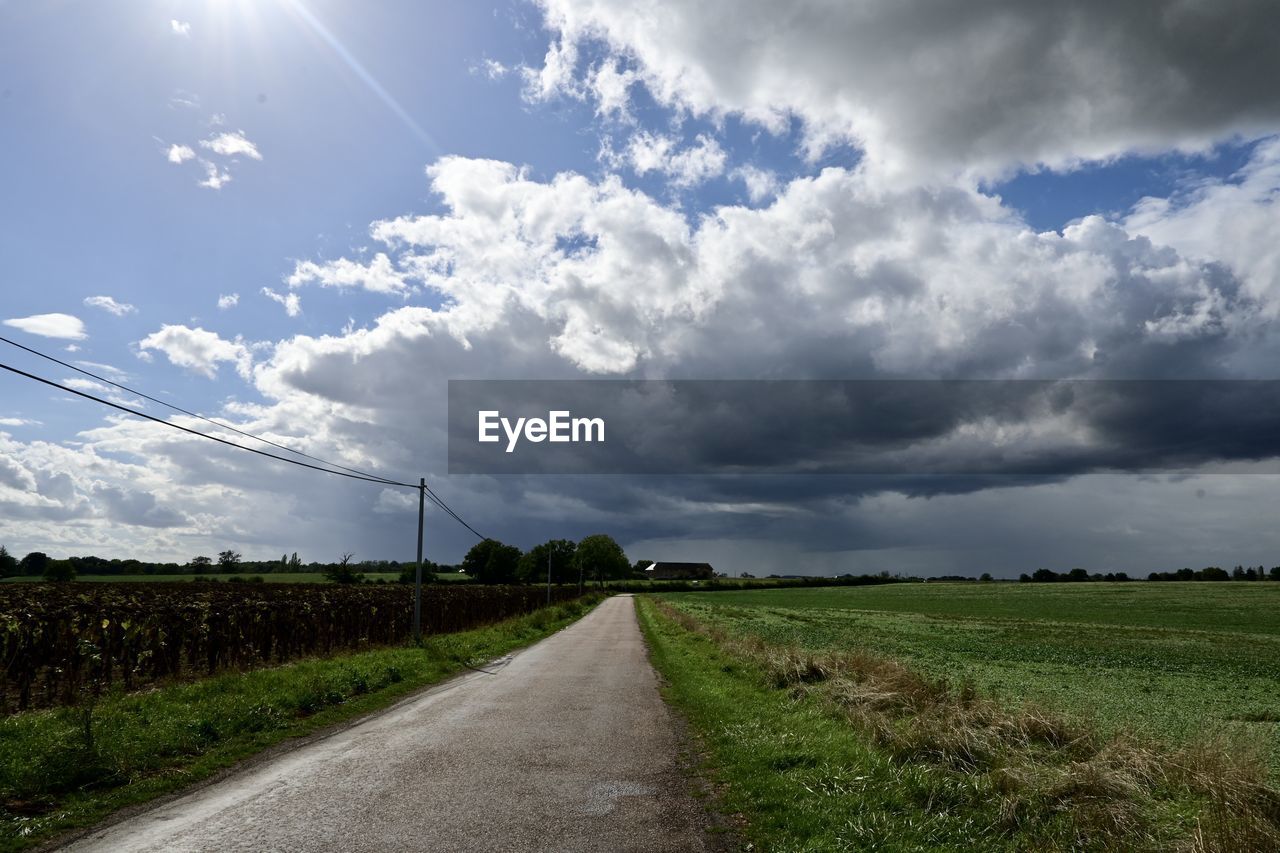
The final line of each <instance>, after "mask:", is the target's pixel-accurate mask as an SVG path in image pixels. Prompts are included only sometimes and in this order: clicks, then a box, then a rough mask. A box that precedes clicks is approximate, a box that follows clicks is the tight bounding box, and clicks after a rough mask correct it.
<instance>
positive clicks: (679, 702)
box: [639, 599, 1280, 851]
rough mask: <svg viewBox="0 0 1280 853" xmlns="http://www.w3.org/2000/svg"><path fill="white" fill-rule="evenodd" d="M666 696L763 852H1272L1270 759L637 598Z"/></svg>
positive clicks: (1275, 836) (1278, 837)
mask: <svg viewBox="0 0 1280 853" xmlns="http://www.w3.org/2000/svg"><path fill="white" fill-rule="evenodd" d="M639 612H640V617H641V625H642V628H643V630H644V632H645V635H646V637H647V638H648V640H649V643H650V648H651V654H652V657H653V662H654V665H655V666H656V667H657V668H658V670H659V671H660V672H662V674H663V675H664V676H665V678H666V680H667V682H668V687H667V688H666V689H667V695H668V699H669V700H670V701H671V702H672V703H673V704H674V705H675V706H676V707H677V708H678V709H679V710H680V711H681V712H682V713H683V714H684V715H685V716H686V717H687V718H688V719H689V721H690V723H691V724H692V727H693V729H694V730H695V731H696V732H698V733H699V734H700V736H701V739H702V742H703V744H704V747H705V750H706V753H707V756H708V763H709V767H710V771H711V773H712V774H713V776H714V778H715V780H716V781H717V782H718V783H720V787H721V790H722V792H723V793H722V800H721V805H722V807H723V808H725V809H727V810H728V811H730V812H736V813H739V814H741V815H742V816H743V818H744V819H745V823H746V827H745V829H744V831H743V834H744V835H745V837H747V838H748V839H750V840H751V841H753V842H755V843H756V845H757V846H758V847H760V848H761V849H767V850H778V851H802V850H803V851H809V850H916V849H937V850H958V849H962V848H964V849H969V850H972V849H975V848H976V849H982V850H1000V849H1008V850H1015V849H1016V850H1026V849H1036V850H1088V849H1097V850H1109V849H1110V850H1174V849H1184V850H1232V851H1235V850H1263V849H1276V845H1277V844H1280V797H1278V796H1277V794H1276V792H1275V791H1274V790H1272V789H1270V788H1268V787H1267V786H1266V784H1265V778H1266V770H1265V764H1264V763H1262V762H1261V761H1259V760H1256V759H1254V758H1251V757H1250V756H1247V755H1245V756H1242V755H1241V754H1240V753H1238V752H1235V751H1232V750H1229V749H1225V748H1222V745H1220V744H1216V745H1209V746H1201V747H1196V748H1191V747H1188V748H1184V749H1179V750H1177V751H1172V752H1164V751H1161V750H1159V749H1157V748H1155V747H1153V746H1152V745H1151V744H1147V743H1142V742H1138V741H1136V740H1131V739H1125V738H1122V737H1101V736H1099V735H1097V734H1096V733H1094V732H1091V731H1089V730H1086V729H1080V728H1076V727H1073V726H1071V725H1068V724H1066V723H1064V722H1062V721H1061V720H1058V719H1055V718H1054V717H1052V716H1051V715H1048V714H1046V713H1043V712H1041V711H1037V710H1036V709H1034V708H1030V707H1026V708H1023V709H1020V710H1018V711H1010V710H1008V709H1007V708H1004V707H1002V706H998V705H996V704H994V703H991V702H988V701H985V700H983V699H981V698H979V697H977V696H975V695H974V694H973V691H972V690H971V689H970V688H967V687H964V686H960V687H952V686H949V685H948V684H947V683H946V682H942V681H931V680H929V679H927V678H924V677H922V676H920V675H918V674H916V673H913V672H911V671H910V670H908V669H906V668H905V667H902V666H901V665H899V664H896V663H894V662H893V661H890V660H887V659H884V658H877V657H873V656H870V655H858V654H856V653H848V652H843V653H832V654H821V653H814V652H805V651H801V650H798V649H795V648H792V647H786V646H776V645H770V644H766V643H764V642H762V641H760V640H759V639H758V638H745V639H744V638H737V637H734V636H732V635H729V634H727V633H725V632H723V631H718V630H716V629H714V628H708V627H706V626H704V625H703V624H701V623H699V622H697V621H696V620H694V619H692V618H691V617H689V616H688V614H685V613H682V612H680V611H678V610H676V609H675V608H672V607H671V606H670V605H667V604H665V603H662V602H657V601H654V600H652V599H641V600H640V608H639Z"/></svg>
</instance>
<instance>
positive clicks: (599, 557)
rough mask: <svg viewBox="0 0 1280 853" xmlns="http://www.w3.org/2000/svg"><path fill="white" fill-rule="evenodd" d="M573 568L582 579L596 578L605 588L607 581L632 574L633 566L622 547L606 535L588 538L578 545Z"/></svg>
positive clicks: (600, 534) (598, 534) (601, 534)
mask: <svg viewBox="0 0 1280 853" xmlns="http://www.w3.org/2000/svg"><path fill="white" fill-rule="evenodd" d="M573 567H574V568H575V569H577V570H578V576H579V577H581V578H584V579H586V578H595V580H596V582H597V583H599V584H601V585H602V586H603V584H604V582H605V581H606V580H612V579H614V578H625V577H626V576H627V575H628V574H629V573H630V572H631V564H630V563H628V562H627V555H626V554H624V553H623V551H622V546H620V545H619V544H618V543H617V542H615V541H613V537H612V536H609V535H607V534H604V533H597V534H595V535H594V536H588V537H587V538H586V539H583V540H582V541H581V542H579V543H578V550H577V553H575V554H574V555H573Z"/></svg>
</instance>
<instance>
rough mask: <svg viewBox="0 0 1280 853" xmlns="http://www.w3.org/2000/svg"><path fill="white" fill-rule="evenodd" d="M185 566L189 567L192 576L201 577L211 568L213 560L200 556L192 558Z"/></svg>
mask: <svg viewBox="0 0 1280 853" xmlns="http://www.w3.org/2000/svg"><path fill="white" fill-rule="evenodd" d="M187 565H189V566H191V572H192V574H197V575H203V574H205V573H207V572H208V571H209V570H210V569H211V568H213V560H210V559H209V558H208V557H206V556H204V555H203V554H201V555H199V556H198V557H192V558H191V562H190V563H188V564H187Z"/></svg>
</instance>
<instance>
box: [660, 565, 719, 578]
mask: <svg viewBox="0 0 1280 853" xmlns="http://www.w3.org/2000/svg"><path fill="white" fill-rule="evenodd" d="M714 575H715V569H713V568H711V564H710V563H654V564H652V565H651V566H649V568H647V569H645V570H644V576H645V577H647V578H648V579H649V580H655V581H659V580H660V581H671V580H710V579H711V578H712V577H713V576H714Z"/></svg>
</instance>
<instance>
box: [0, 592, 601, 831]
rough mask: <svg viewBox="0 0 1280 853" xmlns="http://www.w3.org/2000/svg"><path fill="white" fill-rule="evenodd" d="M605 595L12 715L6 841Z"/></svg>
mask: <svg viewBox="0 0 1280 853" xmlns="http://www.w3.org/2000/svg"><path fill="white" fill-rule="evenodd" d="M598 600H599V599H598V598H591V599H588V600H584V601H581V602H571V603H568V604H563V605H556V606H553V607H550V608H544V609H542V610H539V611H537V612H535V613H532V614H530V615H528V616H524V617H520V618H518V619H512V620H508V621H506V622H502V623H499V624H496V625H492V626H489V627H486V628H480V629H477V630H473V631H465V632H460V633H457V634H446V635H440V636H436V637H429V638H427V640H426V642H425V644H424V646H423V647H422V648H415V647H410V648H387V649H379V650H375V651H368V652H361V653H357V654H348V655H342V656H337V657H332V658H326V659H323V660H309V661H300V662H297V663H293V664H288V665H284V666H280V667H276V668H274V669H265V670H256V671H252V672H247V673H228V674H224V675H219V676H215V677H212V678H208V679H205V680H203V681H199V682H195V683H190V684H174V685H169V686H166V687H162V688H160V689H157V690H152V691H147V692H141V693H135V694H129V695H123V696H122V695H116V696H111V697H107V698H104V699H102V700H101V701H99V703H98V704H97V706H96V707H95V708H94V710H93V712H92V726H91V731H92V742H90V741H89V739H88V738H86V736H85V730H84V716H83V714H84V712H83V710H82V709H78V708H63V709H58V710H51V711H35V712H28V713H23V714H17V715H13V716H10V717H6V718H3V719H0V851H10V850H20V849H23V848H26V847H29V846H32V845H34V844H36V843H38V842H40V841H43V840H46V839H48V838H50V837H51V836H53V835H56V834H57V833H60V832H63V831H66V830H69V829H73V828H76V827H82V826H87V825H91V824H93V823H96V822H97V821H99V820H101V819H102V818H103V817H105V816H106V815H108V814H109V813H110V812H112V811H114V810H116V809H119V808H122V807H124V806H128V805H132V804H135V803H139V802H143V801H146V800H148V799H151V798H153V797H156V796H158V795H160V794H164V793H168V792H170V791H174V790H177V789H179V788H182V787H183V786H186V785H188V784H190V783H192V782H195V781H198V780H200V779H204V778H207V777H208V776H210V775H211V774H213V773H215V772H216V771H218V770H221V769H223V768H225V767H228V766H230V765H232V764H234V763H235V762H237V761H239V760H242V759H244V758H246V757H248V756H251V755H253V754H254V753H256V752H259V751H261V750H262V749H264V748H266V747H268V746H272V745H274V744H276V743H279V742H280V741H283V740H285V739H287V738H291V737H297V736H300V735H305V734H307V733H309V732H313V731H315V730H317V729H320V728H323V727H325V726H328V725H332V724H334V723H337V722H340V721H342V720H345V719H348V718H351V717H354V716H357V715H360V714H365V713H368V712H371V711H375V710H377V709H379V708H383V707H385V706H387V705H388V704H390V703H391V702H392V701H394V700H395V699H397V698H399V697H402V696H404V695H406V694H408V693H411V692H413V691H415V690H418V689H420V688H422V687H424V686H426V685H429V684H433V683H435V682H438V681H441V680H443V679H444V678H446V677H448V676H450V675H453V674H454V673H457V672H459V671H461V670H462V669H464V668H465V667H466V666H467V665H468V664H471V665H475V664H478V663H480V662H483V661H487V660H490V659H492V658H494V657H498V656H500V655H502V654H505V653H507V652H510V651H512V650H513V649H516V648H519V647H521V646H525V645H528V644H529V643H532V642H534V641H536V640H539V639H541V638H543V637H545V636H547V635H549V634H551V633H554V632H555V631H557V630H559V629H560V628H563V627H564V626H566V625H568V624H569V623H571V622H573V621H575V620H576V619H578V618H580V617H581V616H582V615H583V614H584V613H585V612H586V611H587V610H588V609H589V608H590V607H591V606H593V605H594V604H595V603H596V602H597V601H598Z"/></svg>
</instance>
